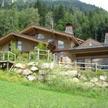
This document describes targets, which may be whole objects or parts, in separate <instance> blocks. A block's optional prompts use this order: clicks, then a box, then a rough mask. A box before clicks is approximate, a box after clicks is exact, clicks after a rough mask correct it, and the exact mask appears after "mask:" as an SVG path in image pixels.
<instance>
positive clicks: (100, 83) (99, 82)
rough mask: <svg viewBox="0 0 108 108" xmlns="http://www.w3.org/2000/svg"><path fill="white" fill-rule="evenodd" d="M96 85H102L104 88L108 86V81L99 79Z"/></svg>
mask: <svg viewBox="0 0 108 108" xmlns="http://www.w3.org/2000/svg"><path fill="white" fill-rule="evenodd" d="M95 85H96V86H98V87H102V88H105V87H108V83H107V82H103V81H98V82H96V83H95Z"/></svg>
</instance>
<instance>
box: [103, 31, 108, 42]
mask: <svg viewBox="0 0 108 108" xmlns="http://www.w3.org/2000/svg"><path fill="white" fill-rule="evenodd" d="M104 44H108V33H105V40H104Z"/></svg>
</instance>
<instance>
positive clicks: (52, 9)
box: [0, 0, 108, 42]
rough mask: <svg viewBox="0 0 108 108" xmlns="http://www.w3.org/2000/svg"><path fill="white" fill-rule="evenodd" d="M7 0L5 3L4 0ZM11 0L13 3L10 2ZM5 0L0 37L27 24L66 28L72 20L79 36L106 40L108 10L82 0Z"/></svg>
mask: <svg viewBox="0 0 108 108" xmlns="http://www.w3.org/2000/svg"><path fill="white" fill-rule="evenodd" d="M3 1H4V2H3ZM9 1H10V2H9ZM9 1H8V0H2V2H0V6H1V8H0V36H3V35H6V34H7V33H10V32H18V31H20V30H23V29H24V28H25V27H26V26H28V25H40V26H43V27H47V28H51V27H52V21H53V22H54V24H53V25H54V27H53V28H54V29H55V30H58V31H64V30H65V25H66V24H67V23H72V24H73V25H74V26H75V28H74V34H75V36H76V37H79V38H82V39H87V38H94V39H96V40H98V41H101V42H103V41H104V36H105V33H106V32H107V31H108V12H106V11H105V10H104V9H100V8H98V7H95V6H93V5H89V4H85V3H83V2H81V1H79V0H15V1H14V2H13V3H12V0H9Z"/></svg>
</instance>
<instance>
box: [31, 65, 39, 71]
mask: <svg viewBox="0 0 108 108" xmlns="http://www.w3.org/2000/svg"><path fill="white" fill-rule="evenodd" d="M30 70H31V71H32V72H36V71H38V70H39V69H38V68H37V67H36V66H32V67H31V69H30Z"/></svg>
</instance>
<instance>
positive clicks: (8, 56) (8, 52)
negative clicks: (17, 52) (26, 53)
mask: <svg viewBox="0 0 108 108" xmlns="http://www.w3.org/2000/svg"><path fill="white" fill-rule="evenodd" d="M7 60H8V61H9V51H8V52H7Z"/></svg>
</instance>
